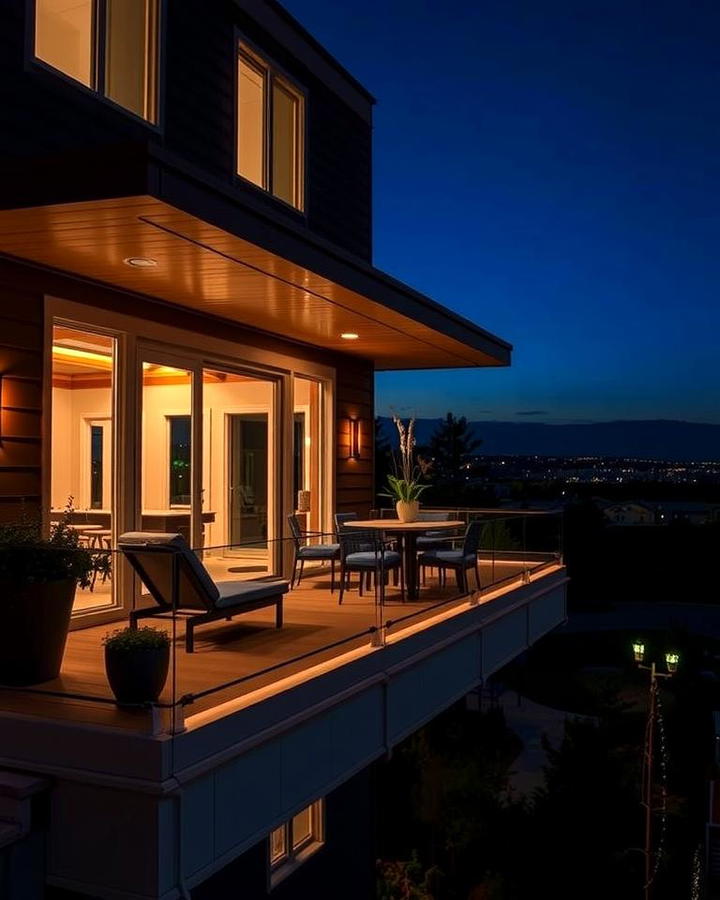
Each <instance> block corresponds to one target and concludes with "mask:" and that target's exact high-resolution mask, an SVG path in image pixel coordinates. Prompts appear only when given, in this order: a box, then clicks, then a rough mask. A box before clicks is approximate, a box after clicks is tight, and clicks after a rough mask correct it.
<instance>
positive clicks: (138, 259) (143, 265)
mask: <svg viewBox="0 0 720 900" xmlns="http://www.w3.org/2000/svg"><path fill="white" fill-rule="evenodd" d="M123 262H124V263H125V265H126V266H132V268H133V269H153V268H155V266H156V265H157V260H156V259H152V258H151V257H149V256H128V257H127V259H124V260H123Z"/></svg>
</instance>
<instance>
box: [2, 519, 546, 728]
mask: <svg viewBox="0 0 720 900" xmlns="http://www.w3.org/2000/svg"><path fill="white" fill-rule="evenodd" d="M449 512H450V513H451V514H452V516H453V517H456V518H460V519H462V520H469V519H470V518H473V517H481V518H483V520H485V523H486V524H485V526H484V531H483V539H482V546H481V549H480V552H479V572H480V589H479V590H477V589H475V585H474V584H473V582H472V576H471V585H470V587H471V590H470V592H469V593H461V592H460V591H459V590H458V588H457V586H456V584H454V583H453V582H452V576H451V575H448V578H447V580H446V582H445V583H441V581H440V578H439V572H438V571H436V570H432V569H431V570H428V571H427V572H425V573H424V580H423V582H422V584H421V589H420V592H419V597H418V599H417V600H414V601H407V602H403V601H402V600H401V596H400V592H399V588H398V587H397V586H396V585H393V584H392V581H391V580H388V585H387V587H386V588H385V590H384V598H383V602H382V603H378V602H376V601H377V597H376V593H375V591H374V590H373V589H369V590H368V589H367V587H366V589H365V591H364V593H362V594H361V593H360V592H359V590H358V578H357V575H354V576H353V578H352V587H351V590H349V591H347V592H346V594H345V599H344V602H343V604H342V605H339V604H338V591H337V587H336V590H335V592H334V593H331V591H330V577H329V570H328V569H316V570H315V571H314V572H312V573H310V574H309V575H308V576H306V577H305V578H303V580H302V581H301V583H300V585H299V586H296V587H295V588H294V589H293V590H291V591H290V593H289V594H287V595H286V597H285V602H284V624H283V627H282V628H281V629H276V628H275V627H274V610H273V609H272V608H269V609H260V610H257V611H254V612H250V613H246V614H243V615H239V616H237V617H236V618H234V619H233V620H232V621H229V622H225V621H222V622H215V623H210V624H207V625H204V626H202V627H201V628H200V629H198V631H197V632H196V649H195V652H194V653H192V654H188V653H186V652H185V648H184V620H183V619H182V618H181V617H180V616H170V617H169V618H164V619H149V620H145V622H144V623H143V624H154V625H158V626H159V627H162V628H164V629H166V630H167V631H168V632H169V633H170V634H171V637H172V660H171V671H170V675H169V677H168V680H167V683H166V687H165V689H164V691H163V694H162V695H161V697H160V699H159V701H158V703H157V704H147V705H145V706H142V707H138V708H132V707H119V706H117V705H116V704H115V702H114V698H113V695H112V692H111V691H110V688H109V685H108V682H107V678H106V675H105V666H104V657H103V646H102V638H103V636H104V635H105V634H106V633H108V631H110V630H112V627H113V626H108V625H102V626H96V627H91V628H84V629H81V630H76V631H73V632H71V633H70V635H69V637H68V642H67V646H66V650H65V656H64V661H63V667H62V672H61V675H60V677H59V678H57V679H56V680H54V681H52V682H47V683H44V684H42V685H38V686H34V687H31V688H10V687H0V711H2V712H4V713H5V714H12V713H21V714H22V715H23V716H37V717H40V718H42V719H43V720H45V721H48V720H57V721H62V722H65V723H69V722H74V723H82V724H85V725H92V726H99V727H109V728H113V729H123V730H125V731H128V732H134V733H137V734H139V735H155V736H157V735H161V734H175V735H177V734H180V733H183V732H184V731H186V730H187V729H189V728H190V729H192V728H194V727H197V726H198V725H200V724H207V723H208V722H211V721H215V720H217V719H219V718H222V717H223V716H226V715H230V714H231V713H233V712H237V711H239V710H242V709H246V708H248V707H250V706H252V705H253V704H256V703H259V702H262V701H263V700H266V699H268V698H269V697H271V696H273V695H277V694H280V693H282V692H283V691H286V690H289V689H290V688H293V687H297V686H298V685H300V684H305V683H308V682H310V681H312V680H313V679H315V678H318V677H320V676H321V675H327V673H329V672H331V671H337V670H338V669H340V668H342V667H343V666H345V665H348V664H350V663H352V662H354V661H357V660H358V659H361V658H363V657H375V656H376V655H377V654H380V656H382V654H383V652H384V651H385V650H386V649H388V648H389V647H391V646H392V647H396V648H401V647H402V646H403V643H404V642H405V641H407V640H408V639H410V638H412V637H417V636H418V635H420V634H423V635H424V636H425V637H426V638H430V639H432V635H433V634H434V632H435V631H437V630H438V628H439V626H441V625H442V624H443V623H448V622H454V623H455V625H458V626H459V625H467V624H468V622H469V620H468V622H466V621H465V619H466V618H467V617H468V616H469V615H470V616H471V618H472V621H473V622H477V623H480V622H482V621H490V620H491V619H493V617H495V616H497V615H500V614H502V613H503V611H504V612H505V613H507V612H508V611H509V610H511V609H512V608H514V602H513V601H514V600H518V597H519V595H518V594H517V592H518V589H520V588H522V587H524V586H527V585H535V584H536V583H540V584H542V583H543V581H544V580H545V579H547V577H548V576H550V575H553V574H557V573H559V572H561V571H562V561H561V552H560V540H561V535H560V525H561V522H560V516H559V515H558V514H557V513H549V514H548V513H520V514H519V513H512V514H511V513H504V512H500V511H497V510H482V511H480V510H458V509H456V510H452V511H449ZM277 543H278V544H279V545H282V544H284V543H287V542H277ZM531 547H535V548H538V547H539V548H540V549H531ZM273 549H274V550H275V552H276V554H278V553H280V555H282V551H283V550H285V551H287V550H288V549H289V547H285V546H277V547H275V548H273ZM113 555H114V556H115V555H116V554H114V553H113ZM203 558H204V563H205V565H206V567H207V569H208V571H209V572H210V573H211V575H212V577H213V578H214V579H215V580H216V581H219V582H221V581H224V580H230V579H234V578H235V579H236V578H237V577H238V575H237V574H233V572H234V571H235V572H236V571H237V569H238V565H237V558H236V557H231V558H227V557H223V556H221V555H220V554H213V553H207V551H206V552H204V553H203ZM119 563H120V560H119V559H115V560H114V561H113V567H116V566H118V565H119ZM240 568H242V567H240ZM103 590H107V586H106V585H103V584H102V583H100V582H98V584H97V586H96V588H95V594H96V595H97V593H101V592H102V591H103ZM79 602H80V603H82V602H84V599H83V598H81V599H80V601H79ZM146 602H148V603H149V602H150V601H149V599H148V600H147V601H146ZM523 602H524V601H523ZM521 605H522V604H521ZM120 624H122V623H120ZM553 624H557V622H554V623H553ZM478 627H480V625H479V624H478Z"/></svg>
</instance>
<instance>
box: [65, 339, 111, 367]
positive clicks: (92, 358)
mask: <svg viewBox="0 0 720 900" xmlns="http://www.w3.org/2000/svg"><path fill="white" fill-rule="evenodd" d="M52 352H53V356H59V357H61V358H62V357H63V356H64V357H66V358H67V359H80V360H86V361H88V362H95V363H100V364H101V365H104V366H108V365H111V364H112V360H111V359H110V356H109V355H105V354H104V353H93V352H92V351H91V350H76V349H75V348H74V347H59V346H58V345H57V344H53V348H52Z"/></svg>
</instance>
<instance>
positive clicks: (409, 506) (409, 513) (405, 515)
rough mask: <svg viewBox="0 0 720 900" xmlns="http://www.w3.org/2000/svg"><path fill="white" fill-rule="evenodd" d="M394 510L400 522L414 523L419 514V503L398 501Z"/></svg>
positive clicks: (416, 501)
mask: <svg viewBox="0 0 720 900" xmlns="http://www.w3.org/2000/svg"><path fill="white" fill-rule="evenodd" d="M395 509H396V511H397V517H398V519H400V521H401V522H414V521H415V520H416V519H417V517H418V513H419V512H420V501H419V500H398V501H397V503H396V504H395Z"/></svg>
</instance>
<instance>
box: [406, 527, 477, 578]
mask: <svg viewBox="0 0 720 900" xmlns="http://www.w3.org/2000/svg"><path fill="white" fill-rule="evenodd" d="M483 524H484V523H483V522H481V521H480V520H479V519H473V521H472V522H469V523H468V526H467V528H466V529H465V534H464V536H463V545H462V557H461V560H460V562H458V563H453V562H451V561H449V560H436V561H435V562H434V565H433V566H429V564H428V563H423V565H422V568H423V580H424V570H425V569H426V568H428V567H429V568H435V567H436V568H437V569H438V575H439V582H440V586H441V587H442V586H444V584H445V572H446V571H447V569H452V570H453V571H454V572H455V578H456V581H457V586H458V590H461V591H464V592H465V593H469V592H470V584H469V581H468V577H467V573H468V569H473V568H474V570H475V582H476V584H477V589H478V590H480V587H481V585H480V561H479V560H478V548H479V544H480V530H481V529H482V526H483ZM471 537H472V540H471ZM475 538H477V539H476V540H475ZM473 543H474V544H475V549H474V551H470V552H466V548H467V546H468V544H471V545H472V544H473ZM429 552H432V551H429ZM470 555H472V556H473V557H474V560H475V563H474V566H473V565H469V566H468V565H465V558H466V557H467V556H470ZM420 558H421V559H422V556H421V557H420Z"/></svg>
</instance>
